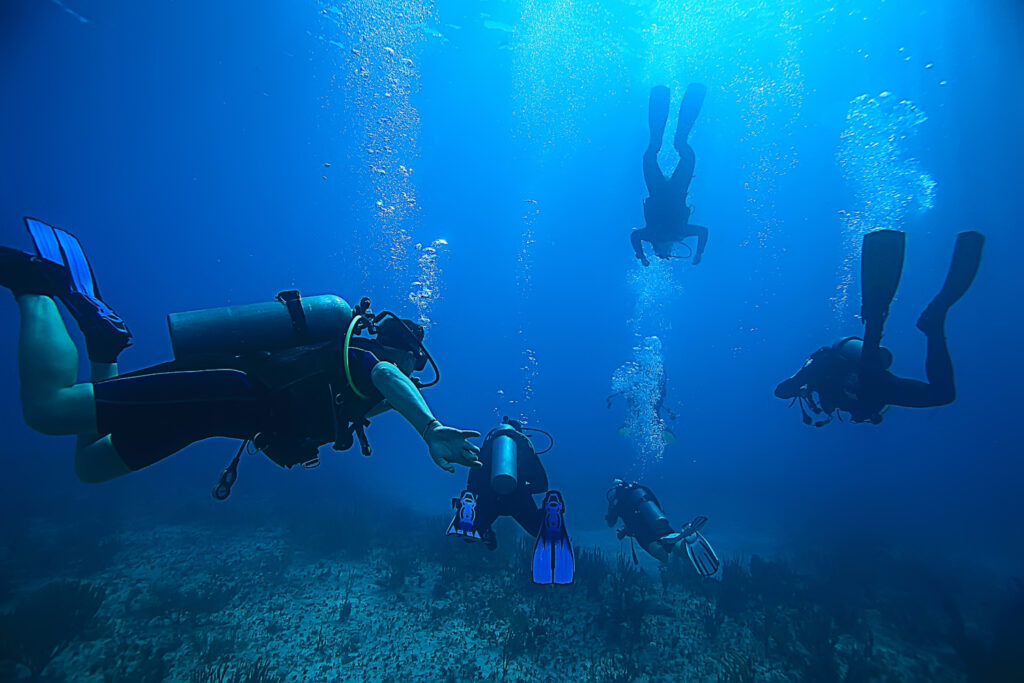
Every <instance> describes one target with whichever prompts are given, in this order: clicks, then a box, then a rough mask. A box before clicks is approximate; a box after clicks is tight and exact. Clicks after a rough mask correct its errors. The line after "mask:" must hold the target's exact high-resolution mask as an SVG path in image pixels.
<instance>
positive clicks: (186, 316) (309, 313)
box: [167, 294, 352, 358]
mask: <svg viewBox="0 0 1024 683" xmlns="http://www.w3.org/2000/svg"><path fill="white" fill-rule="evenodd" d="M289 299H290V301H289ZM351 322H352V307H351V306H349V305H348V303H347V302H346V301H345V300H344V299H342V298H341V297H340V296H335V295H333V294H321V295H319V296H311V297H299V296H298V295H297V294H295V295H294V297H286V296H284V295H283V294H282V295H279V298H278V299H276V300H274V301H267V302H264V303H259V304H244V305H241V306H225V307H223V308H210V309H205V310H201V311H186V312H184V313H172V314H170V315H169V316H167V327H168V330H169V331H170V334H171V348H172V350H173V351H174V357H175V358H182V357H186V356H191V355H194V354H202V353H230V354H243V353H249V352H253V351H278V350H281V349H286V348H289V347H292V346H301V345H306V344H318V343H321V342H325V341H331V340H335V339H343V338H344V337H345V333H346V331H347V330H348V326H349V323H351Z"/></svg>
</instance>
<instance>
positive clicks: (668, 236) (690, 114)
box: [629, 83, 708, 266]
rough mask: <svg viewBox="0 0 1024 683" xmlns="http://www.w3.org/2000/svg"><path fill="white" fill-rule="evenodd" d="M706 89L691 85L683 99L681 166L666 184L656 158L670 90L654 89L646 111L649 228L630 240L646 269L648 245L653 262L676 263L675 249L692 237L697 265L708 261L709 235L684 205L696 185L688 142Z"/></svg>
mask: <svg viewBox="0 0 1024 683" xmlns="http://www.w3.org/2000/svg"><path fill="white" fill-rule="evenodd" d="M706 94H707V87H706V86H704V85H701V84H700V83H691V84H690V85H689V86H687V88H686V93H685V94H684V95H683V102H682V104H680V105H679V124H678V126H677V128H676V135H675V140H674V141H673V144H674V146H675V148H676V151H677V152H679V163H678V164H677V165H676V169H675V171H673V172H672V176H671V177H670V178H666V177H665V175H664V174H663V173H662V171H661V167H660V166H659V165H658V152H659V151H661V144H662V138H663V137H664V136H665V124H666V123H668V110H669V89H668V88H667V87H666V86H663V85H658V86H655V87H653V88H651V97H650V102H649V105H648V113H647V119H648V125H649V126H650V131H651V139H650V142H649V143H648V145H647V151H645V152H644V164H643V166H644V182H646V183H647V192H648V194H649V195H650V196H649V197H648V198H647V199H645V200H644V221H645V223H646V225H645V227H643V228H640V229H636V230H633V232H632V233H630V236H629V240H630V242H631V243H632V245H633V252H634V253H635V254H636V257H637V258H638V259H640V263H642V264H643V265H645V266H649V265H650V261H648V260H647V256H646V255H645V254H644V246H643V242H650V243H651V246H652V247H653V248H654V254H655V256H657V257H659V258H662V259H669V258H672V257H673V256H672V247H673V245H674V244H675V243H677V242H680V243H681V242H682V241H683V240H685V239H686V238H688V237H696V238H697V248H696V250H694V252H693V265H697V264H698V263H700V261H701V259H702V258H703V257H704V248H705V247H706V246H707V244H708V229H707V228H705V227H703V226H700V225H693V224H692V223H690V214H691V212H692V209H691V208H690V207H689V206H687V204H686V196H687V193H688V192H689V190H690V181H691V180H693V168H694V164H695V163H696V158H695V155H694V153H693V148H692V147H690V145H689V143H688V142H687V138H689V136H690V130H691V129H692V128H693V124H694V122H695V121H696V120H697V115H698V114H699V113H700V108H701V106H702V105H703V104H704V96H705V95H706Z"/></svg>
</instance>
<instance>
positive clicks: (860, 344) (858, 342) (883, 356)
mask: <svg viewBox="0 0 1024 683" xmlns="http://www.w3.org/2000/svg"><path fill="white" fill-rule="evenodd" d="M832 348H833V349H835V350H836V351H837V352H838V353H839V355H840V356H842V357H843V358H845V359H846V360H848V361H851V362H853V363H857V364H860V362H861V356H862V354H863V352H864V340H863V339H861V338H860V337H844V338H842V339H840V340H839V341H837V342H836V343H835V344H833V345H832ZM878 360H879V368H880V369H881V370H888V369H889V368H890V367H891V366H892V360H893V357H892V351H890V350H889V349H887V348H885V347H884V346H880V347H878Z"/></svg>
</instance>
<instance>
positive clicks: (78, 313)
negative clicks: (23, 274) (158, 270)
mask: <svg viewBox="0 0 1024 683" xmlns="http://www.w3.org/2000/svg"><path fill="white" fill-rule="evenodd" d="M25 227H26V228H27V229H28V232H29V235H31V236H32V242H33V243H34V244H35V248H36V253H37V254H38V255H39V258H41V259H44V260H45V261H48V262H49V263H51V264H53V265H54V266H60V267H63V268H66V269H67V272H68V275H69V276H70V278H71V282H70V287H69V291H67V292H66V293H60V294H57V297H58V298H59V299H60V300H61V301H62V302H63V303H64V305H65V306H67V308H68V310H69V311H70V312H71V315H72V317H74V319H75V321H76V322H77V323H78V327H79V328H80V329H81V330H82V333H83V334H84V335H85V344H86V347H87V348H88V350H89V359H90V360H92V361H96V362H100V363H114V362H116V361H117V356H118V354H119V353H120V352H121V351H123V350H124V349H125V348H126V347H128V346H130V345H131V343H132V337H131V332H129V331H128V326H127V325H125V322H124V320H123V319H122V318H121V316H119V315H118V314H117V313H115V312H114V310H113V309H112V308H110V306H108V305H107V304H106V303H104V302H103V300H102V299H100V293H99V288H98V287H97V286H96V278H95V277H94V276H93V272H92V267H91V266H90V265H89V259H87V258H86V256H85V251H84V250H83V249H82V245H81V244H80V243H79V242H78V239H76V238H75V236H74V235H72V234H71V233H69V232H67V231H64V230H61V229H60V228H55V227H53V226H51V225H48V224H46V223H43V222H42V221H40V220H37V219H35V218H27V217H26V218H25Z"/></svg>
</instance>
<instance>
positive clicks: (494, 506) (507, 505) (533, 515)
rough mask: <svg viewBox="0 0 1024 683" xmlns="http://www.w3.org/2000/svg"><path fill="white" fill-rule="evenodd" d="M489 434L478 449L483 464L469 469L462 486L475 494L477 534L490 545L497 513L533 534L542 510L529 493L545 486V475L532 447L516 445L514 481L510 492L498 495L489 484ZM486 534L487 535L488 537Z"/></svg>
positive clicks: (546, 487)
mask: <svg viewBox="0 0 1024 683" xmlns="http://www.w3.org/2000/svg"><path fill="white" fill-rule="evenodd" d="M493 435H494V432H492V433H491V434H488V435H487V438H486V439H485V440H484V445H483V446H482V447H481V449H480V461H481V462H483V467H478V468H476V469H472V470H470V471H469V478H468V479H467V481H466V488H467V489H468V490H469V491H471V492H472V493H473V494H474V495H475V496H476V501H477V502H476V505H477V507H476V528H477V531H479V532H480V535H481V536H483V537H484V540H485V541H488V543H489V545H492V546H493V545H494V541H493V531H492V530H491V525H492V524H493V523H494V520H496V519H497V518H498V517H503V516H505V517H512V518H513V519H514V520H516V522H518V523H519V526H521V527H522V528H523V531H525V532H526V533H528V534H530V535H531V536H536V535H537V532H538V531H539V530H540V525H541V522H542V521H543V519H544V513H543V512H542V511H541V509H540V507H539V506H538V505H537V503H536V502H535V501H534V499H533V496H534V495H535V494H538V493H544V492H545V491H547V490H548V475H547V472H545V471H544V466H543V465H542V464H541V462H540V458H539V457H537V454H536V452H535V451H534V450H533V449H532V448H529V449H525V448H519V449H518V451H517V459H516V468H517V477H516V479H517V485H516V488H515V490H513V491H512V493H510V494H508V495H505V496H502V495H498V494H497V493H495V491H494V489H493V488H492V487H491V466H492V464H493V451H494V449H493ZM489 537H490V538H489Z"/></svg>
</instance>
